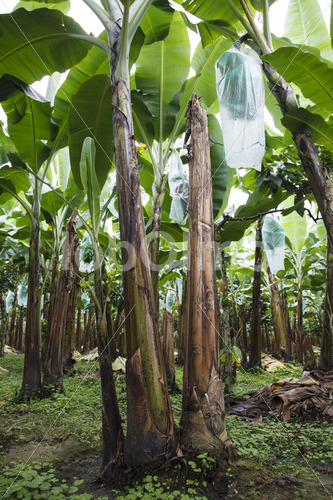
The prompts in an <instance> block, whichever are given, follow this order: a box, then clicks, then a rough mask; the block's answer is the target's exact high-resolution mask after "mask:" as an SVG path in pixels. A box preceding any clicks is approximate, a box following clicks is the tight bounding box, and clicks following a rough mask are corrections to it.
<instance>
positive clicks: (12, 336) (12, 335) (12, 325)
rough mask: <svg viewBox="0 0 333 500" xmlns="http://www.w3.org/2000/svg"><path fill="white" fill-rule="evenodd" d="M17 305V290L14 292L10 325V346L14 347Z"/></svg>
mask: <svg viewBox="0 0 333 500" xmlns="http://www.w3.org/2000/svg"><path fill="white" fill-rule="evenodd" d="M16 303H17V288H16V289H15V292H14V298H13V304H12V314H11V316H10V324H9V340H8V341H9V345H10V346H11V347H14V344H15V321H16Z"/></svg>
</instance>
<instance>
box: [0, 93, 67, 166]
mask: <svg viewBox="0 0 333 500" xmlns="http://www.w3.org/2000/svg"><path fill="white" fill-rule="evenodd" d="M3 108H4V110H5V112H6V114H7V118H8V132H9V135H10V138H11V140H12V142H13V143H14V145H15V147H16V149H17V151H18V153H19V155H20V158H21V160H22V161H23V162H25V163H27V164H28V165H29V166H30V167H31V168H32V169H33V171H34V172H35V173H36V174H37V173H38V170H39V168H40V166H41V165H42V164H43V163H44V161H45V160H46V159H47V158H48V156H49V154H50V152H51V149H50V147H49V146H48V145H47V144H45V142H44V141H50V142H52V141H54V140H55V138H56V136H57V132H58V127H57V126H56V125H55V124H54V123H52V121H51V113H52V108H51V106H50V103H49V102H40V101H35V100H34V99H31V98H30V97H27V96H26V95H25V94H23V93H20V94H18V95H17V96H15V97H13V98H11V99H8V100H7V101H5V102H4V103H3Z"/></svg>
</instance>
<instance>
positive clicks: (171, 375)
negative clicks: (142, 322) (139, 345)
mask: <svg viewBox="0 0 333 500" xmlns="http://www.w3.org/2000/svg"><path fill="white" fill-rule="evenodd" d="M174 325H175V316H174V314H173V313H171V312H169V311H167V310H166V309H165V310H164V311H163V317H162V324H161V339H162V349H163V355H164V362H165V371H166V376H167V381H168V384H169V385H170V387H171V391H175V389H176V379H175V376H176V374H175V354H174V352H175V342H174V333H173V332H174Z"/></svg>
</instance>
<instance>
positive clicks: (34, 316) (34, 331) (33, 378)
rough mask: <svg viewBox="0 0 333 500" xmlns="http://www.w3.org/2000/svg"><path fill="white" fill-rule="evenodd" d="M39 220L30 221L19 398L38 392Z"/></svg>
mask: <svg viewBox="0 0 333 500" xmlns="http://www.w3.org/2000/svg"><path fill="white" fill-rule="evenodd" d="M39 231H40V229H39V221H35V223H33V222H31V228H30V232H31V238H30V247H29V276H28V304H27V319H26V333H25V356H24V369H23V381H22V387H21V391H20V397H21V399H26V398H31V397H32V396H33V395H37V394H38V393H40V391H41V389H42V383H41V363H40V353H39V347H40V338H39V335H40V317H39V269H40V263H39V236H40V234H39Z"/></svg>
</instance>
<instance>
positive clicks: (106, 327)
mask: <svg viewBox="0 0 333 500" xmlns="http://www.w3.org/2000/svg"><path fill="white" fill-rule="evenodd" d="M97 253H98V248H97V247H96V249H95V271H94V282H95V294H96V299H95V300H96V303H95V308H96V333H97V335H96V337H97V343H98V352H99V368H100V374H101V387H102V405H103V406H102V436H103V440H102V441H103V450H102V463H101V467H100V474H99V475H100V477H101V478H102V479H110V478H111V477H112V473H113V467H114V466H115V465H117V464H119V462H120V460H121V455H122V452H123V446H124V434H123V429H122V425H121V416H120V413H119V407H118V400H117V395H116V388H115V384H114V379H113V371H112V352H111V341H112V338H113V331H112V327H111V329H110V323H108V321H107V317H106V306H105V297H104V293H103V284H102V274H101V266H100V264H99V262H98V261H97V259H98V255H97ZM98 260H99V259H98ZM111 325H112V323H111Z"/></svg>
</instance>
